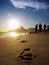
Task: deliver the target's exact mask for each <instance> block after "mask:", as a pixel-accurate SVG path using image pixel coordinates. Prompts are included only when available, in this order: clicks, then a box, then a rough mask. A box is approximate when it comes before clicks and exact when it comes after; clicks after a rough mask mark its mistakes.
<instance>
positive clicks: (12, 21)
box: [8, 18, 20, 30]
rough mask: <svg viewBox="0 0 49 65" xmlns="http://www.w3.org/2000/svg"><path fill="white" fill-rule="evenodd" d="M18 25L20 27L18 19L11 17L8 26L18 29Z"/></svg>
mask: <svg viewBox="0 0 49 65" xmlns="http://www.w3.org/2000/svg"><path fill="white" fill-rule="evenodd" d="M18 27H20V24H19V21H18V20H16V19H14V18H11V19H9V20H8V28H9V29H10V30H12V29H16V28H18Z"/></svg>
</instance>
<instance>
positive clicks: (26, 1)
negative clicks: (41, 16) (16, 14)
mask: <svg viewBox="0 0 49 65" xmlns="http://www.w3.org/2000/svg"><path fill="white" fill-rule="evenodd" d="M10 2H11V4H12V5H13V6H14V7H15V8H21V9H26V8H27V7H31V8H34V9H35V10H41V9H44V10H46V9H47V8H49V5H47V4H46V3H43V2H38V1H31V0H10Z"/></svg>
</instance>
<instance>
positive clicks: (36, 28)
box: [35, 24, 38, 32]
mask: <svg viewBox="0 0 49 65" xmlns="http://www.w3.org/2000/svg"><path fill="white" fill-rule="evenodd" d="M37 31H38V24H36V25H35V32H37Z"/></svg>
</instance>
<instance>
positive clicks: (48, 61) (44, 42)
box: [0, 33, 49, 65]
mask: <svg viewBox="0 0 49 65" xmlns="http://www.w3.org/2000/svg"><path fill="white" fill-rule="evenodd" d="M23 40H24V41H25V42H22V41H23ZM25 48H30V49H31V50H32V52H31V53H32V54H33V55H34V54H35V55H36V57H32V61H31V63H25V62H23V61H21V60H19V59H18V56H19V55H20V53H21V52H22V51H23V50H24V49H25ZM24 61H25V60H24ZM0 65H49V34H44V33H37V34H28V35H24V36H18V37H13V38H12V37H5V38H0Z"/></svg>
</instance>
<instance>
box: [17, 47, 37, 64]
mask: <svg viewBox="0 0 49 65" xmlns="http://www.w3.org/2000/svg"><path fill="white" fill-rule="evenodd" d="M34 57H36V55H33V53H32V49H30V48H25V49H24V50H23V51H22V52H21V53H20V55H19V56H18V58H19V59H20V60H21V61H24V62H27V63H30V62H31V61H32V60H33V58H34Z"/></svg>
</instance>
